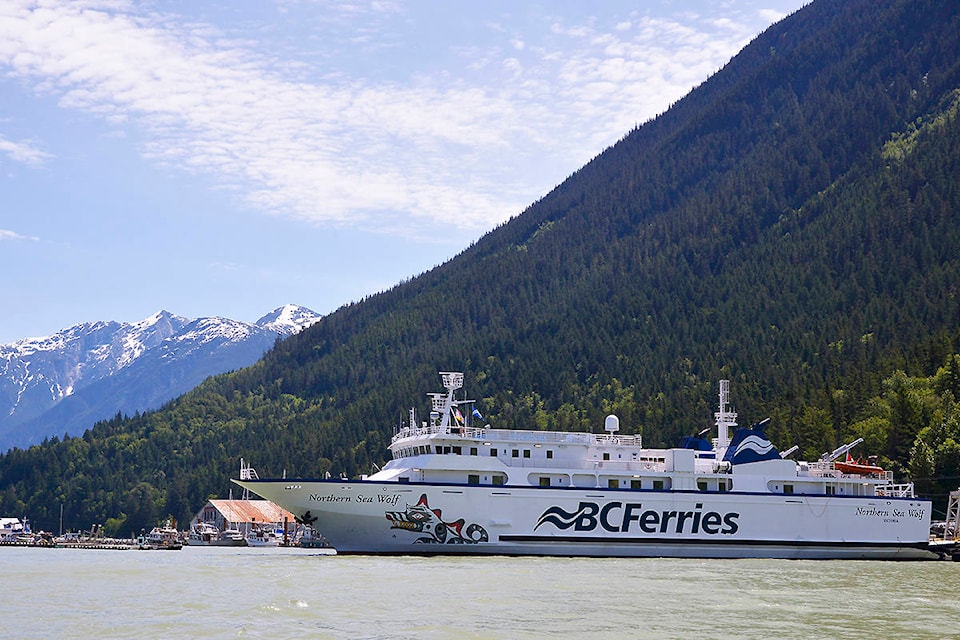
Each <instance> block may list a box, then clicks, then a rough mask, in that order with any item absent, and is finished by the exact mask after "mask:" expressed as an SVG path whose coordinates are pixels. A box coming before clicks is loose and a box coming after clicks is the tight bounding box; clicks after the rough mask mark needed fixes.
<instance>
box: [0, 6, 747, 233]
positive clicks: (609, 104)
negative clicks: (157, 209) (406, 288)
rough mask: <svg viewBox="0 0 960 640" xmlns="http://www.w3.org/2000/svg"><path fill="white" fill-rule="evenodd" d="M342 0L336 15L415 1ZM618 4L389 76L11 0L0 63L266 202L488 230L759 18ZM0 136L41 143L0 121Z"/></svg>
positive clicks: (234, 40) (23, 153)
mask: <svg viewBox="0 0 960 640" xmlns="http://www.w3.org/2000/svg"><path fill="white" fill-rule="evenodd" d="M293 4H295V3H293ZM380 5H382V6H380ZM344 7H346V8H344V9H343V10H342V11H341V12H340V13H339V14H338V16H337V18H338V19H340V20H349V19H350V16H351V12H352V13H355V14H357V15H359V16H368V14H369V12H370V11H375V12H379V14H380V15H381V16H382V17H384V21H386V19H387V18H391V17H394V16H398V15H402V14H403V12H404V5H402V4H400V3H393V2H390V3H377V4H369V3H365V4H364V3H355V4H353V5H344ZM348 8H349V9H350V10H349V11H348V10H347V9H348ZM623 18H624V17H623V16H621V17H620V18H619V19H617V20H613V21H611V22H610V23H609V24H608V25H606V26H601V23H600V21H598V20H595V19H590V20H584V21H583V22H582V23H578V24H564V23H561V22H556V23H554V25H553V29H552V30H551V29H549V27H548V26H547V25H548V24H549V22H548V18H547V17H544V19H543V20H544V27H543V33H544V34H546V36H545V37H542V38H537V37H534V34H524V33H501V34H499V37H500V40H499V41H498V43H497V44H493V45H489V44H484V45H483V46H480V45H477V46H473V47H470V48H464V49H461V50H460V51H461V53H463V54H464V57H462V58H460V59H459V60H457V61H455V62H451V65H456V64H459V65H461V66H459V67H458V66H451V67H449V68H446V69H444V70H443V71H444V73H442V74H439V75H438V76H436V79H433V78H434V77H435V75H434V74H428V73H419V72H418V70H417V69H411V70H410V71H409V75H408V77H406V78H402V79H381V78H372V77H370V76H364V75H362V74H351V73H349V72H348V71H347V70H344V69H332V70H331V69H324V70H319V69H314V70H309V69H307V70H305V69H304V68H303V67H302V66H298V65H295V64H283V63H281V62H279V61H278V59H277V56H275V55H274V54H273V53H272V52H271V51H270V50H269V48H266V49H265V48H264V47H263V46H261V45H262V44H263V43H260V42H256V41H254V40H250V39H248V40H244V39H240V38H239V37H236V35H235V34H229V33H223V32H221V31H220V30H219V29H217V28H214V27H212V26H211V25H207V24H198V23H196V22H191V21H188V20H186V19H183V18H180V17H178V16H175V15H168V14H158V13H148V12H146V11H145V10H142V9H140V8H138V7H137V6H136V5H133V4H128V3H126V2H123V1H122V0H116V1H111V0H102V1H98V0H85V1H84V2H75V1H72V0H69V1H68V0H62V1H61V0H47V1H46V2H43V3H36V2H34V1H32V0H8V1H7V2H5V3H3V5H2V7H0V67H3V68H6V70H7V73H8V74H10V75H12V76H14V77H17V78H18V79H20V80H21V81H28V82H30V83H31V84H32V85H33V86H34V87H35V90H36V91H37V92H39V93H41V94H44V95H53V96H55V97H56V98H57V99H58V100H59V104H60V106H61V107H62V108H64V109H70V110H79V111H83V112H86V113H90V114H95V115H97V116H99V117H102V118H103V119H104V120H105V121H106V122H109V123H113V124H114V125H115V126H117V127H133V128H135V129H136V131H137V132H138V138H139V139H142V140H145V143H144V146H143V153H144V154H145V155H146V156H147V157H148V158H149V159H151V160H152V161H154V162H156V163H158V164H159V165H162V166H169V167H173V168H176V169H177V170H185V171H189V172H192V173H196V174H198V175H202V176H204V177H206V178H207V179H208V180H210V181H212V182H213V183H214V184H216V185H217V186H219V187H223V188H226V189H230V190H232V191H233V192H235V193H236V194H237V196H238V197H240V198H242V199H243V201H244V202H246V203H247V204H248V205H249V206H252V207H256V208H258V209H262V210H264V211H266V212H269V213H273V214H278V215H284V216H289V217H294V218H299V219H304V220H309V221H315V222H319V223H327V224H340V225H363V226H367V227H371V228H377V229H381V230H388V231H389V230H393V231H403V232H405V233H408V232H412V230H413V229H415V228H417V227H420V228H436V227H437V226H438V225H439V226H440V227H443V226H449V227H456V228H461V229H478V230H479V229H485V228H489V227H490V226H492V225H494V224H496V223H498V222H500V221H503V220H504V219H506V218H507V217H509V216H511V215H514V214H516V213H518V212H519V211H520V209H521V208H522V207H523V206H524V205H525V204H527V203H528V202H530V201H531V200H532V199H533V198H535V197H538V196H540V195H542V194H543V193H545V192H546V191H547V190H549V188H551V187H552V186H553V185H554V184H555V183H556V182H558V181H559V180H560V179H562V178H563V177H564V176H565V175H567V174H568V173H569V172H570V171H572V170H574V169H575V168H577V167H578V166H579V165H581V164H582V163H583V162H585V161H586V160H588V159H589V158H590V157H592V156H593V155H595V154H596V153H597V152H598V151H600V150H601V149H602V148H603V147H604V146H606V145H609V144H611V143H612V142H614V141H615V140H617V139H618V138H619V137H621V136H622V135H623V134H624V133H625V132H626V131H627V130H629V129H630V128H631V127H633V126H634V125H636V124H638V123H639V122H642V121H644V120H646V119H648V118H649V117H651V116H652V115H655V114H656V113H658V112H660V111H662V110H663V109H665V108H666V106H667V105H668V104H669V103H670V102H672V101H674V100H676V99H678V98H680V97H681V96H682V95H683V94H684V93H685V92H686V91H687V90H688V89H689V88H690V87H691V86H692V85H693V84H695V83H696V82H698V81H700V80H702V79H703V78H704V77H706V76H707V75H708V74H709V73H711V72H713V71H715V70H716V69H717V68H718V67H719V66H720V65H722V64H723V63H724V62H726V60H727V59H728V58H729V57H730V56H731V55H732V54H733V53H735V52H736V50H737V49H738V48H739V47H741V46H742V45H743V44H744V43H745V42H746V41H747V39H749V37H750V36H751V35H752V33H751V32H750V30H749V29H747V28H746V27H743V26H742V25H738V24H737V23H734V22H730V21H725V22H722V23H717V22H714V23H711V22H710V21H709V20H708V19H706V18H704V19H702V20H701V21H700V22H696V21H693V22H689V21H687V22H680V21H673V20H666V19H654V18H649V17H644V16H642V15H633V16H630V17H629V20H625V19H623ZM357 19H361V18H357ZM363 19H367V18H363ZM373 24H374V25H375V26H376V27H379V28H384V27H380V26H379V23H377V22H376V21H374V22H373ZM490 24H494V22H493V21H491V23H490ZM487 28H490V27H489V26H488V27H487ZM491 31H492V29H491ZM358 33H360V31H358ZM368 35H370V34H368ZM251 37H252V36H251ZM372 40H376V38H375V37H374V38H372ZM467 52H469V54H467ZM480 61H483V62H482V64H481V62H480ZM493 63H496V64H493ZM481 68H482V70H483V71H484V72H485V73H489V74H490V75H485V76H483V78H482V79H480V75H479V73H478V72H479V70H480V69H481ZM468 76H470V77H468ZM0 151H3V152H4V153H6V154H7V155H9V156H10V157H12V158H14V159H17V160H19V161H22V162H27V163H34V164H35V163H38V162H42V161H43V159H44V157H45V154H42V152H39V151H38V150H37V149H35V148H34V147H31V146H29V145H26V144H24V143H14V142H9V141H7V140H5V139H4V138H0Z"/></svg>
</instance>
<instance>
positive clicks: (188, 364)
mask: <svg viewBox="0 0 960 640" xmlns="http://www.w3.org/2000/svg"><path fill="white" fill-rule="evenodd" d="M320 318H321V316H320V315H319V314H317V313H316V312H314V311H311V310H310V309H306V308H304V307H300V306H297V305H293V304H288V305H284V306H282V307H279V308H277V309H274V310H273V311H271V312H270V313H268V314H266V315H265V316H263V317H262V318H260V319H259V320H257V322H256V323H252V324H251V323H248V322H241V321H238V320H231V319H229V318H221V317H208V318H197V319H194V320H190V319H188V318H184V317H182V316H178V315H174V314H172V313H170V312H169V311H158V312H156V313H154V314H153V315H151V316H150V317H148V318H145V319H143V320H141V321H139V322H134V323H121V322H112V321H110V322H107V321H99V322H85V323H81V324H77V325H74V326H72V327H68V328H66V329H63V330H61V331H58V332H57V333H55V334H54V335H52V336H46V337H39V338H24V339H22V340H18V341H17V342H14V343H11V344H4V345H0V451H4V450H5V449H6V447H5V446H4V443H5V437H4V436H5V433H8V432H10V431H11V429H13V428H14V427H15V426H16V425H17V424H22V423H24V422H27V421H32V422H36V420H37V418H38V416H41V415H43V414H44V413H45V412H47V411H49V410H51V409H52V408H53V407H54V406H56V405H58V404H59V403H61V402H63V401H64V400H65V399H67V398H70V397H71V396H74V395H75V394H78V393H80V392H81V391H82V390H84V389H89V388H93V387H95V386H96V385H100V386H101V387H102V386H103V385H104V382H105V381H113V382H112V384H117V382H116V381H115V380H113V379H114V378H116V377H117V376H124V375H126V376H128V377H131V376H132V377H135V378H136V384H139V385H142V386H143V387H144V388H143V389H142V390H140V389H137V388H130V387H126V388H124V389H123V393H122V394H121V395H123V396H124V398H125V399H126V400H127V401H129V402H130V403H132V404H131V406H133V405H136V406H133V408H134V410H143V409H146V408H150V407H149V406H147V405H149V404H151V403H152V402H153V401H154V400H155V399H156V398H154V397H153V396H155V395H157V394H158V393H160V391H158V390H157V389H159V390H169V391H170V393H174V395H171V396H170V397H166V398H164V401H165V400H169V399H171V398H172V397H175V395H179V393H182V392H184V391H186V390H189V388H187V389H180V387H179V386H177V384H183V383H184V382H183V381H186V380H189V381H191V382H192V383H193V384H196V383H198V382H199V381H200V380H202V378H203V377H206V376H209V375H214V374H216V373H223V372H224V371H228V370H231V369H236V368H240V367H243V366H248V365H250V364H253V363H254V362H255V361H256V360H257V359H258V358H259V357H260V356H261V355H262V354H263V352H264V351H265V350H266V349H268V348H270V346H272V345H273V343H274V342H275V341H276V340H277V339H278V338H285V337H287V336H290V335H292V334H294V333H297V332H298V331H301V330H303V329H304V328H306V327H308V326H310V325H311V324H313V323H315V322H317V321H319V320H320ZM161 362H162V363H164V366H165V367H168V368H170V367H174V368H176V370H177V372H178V373H177V375H176V376H175V377H176V378H177V380H176V383H174V382H171V381H169V380H166V381H163V382H162V383H157V385H156V387H157V389H153V390H150V389H149V387H150V384H151V383H150V380H149V375H150V367H152V366H155V365H154V364H153V363H161ZM148 363H151V364H148ZM134 370H135V372H134ZM127 371H131V372H132V373H125V372H127ZM157 375H161V374H159V373H158V374H157ZM194 380H196V382H194ZM138 393H139V394H140V395H141V396H144V397H145V396H150V402H147V403H146V404H143V405H142V406H141V405H137V402H136V397H137V395H138ZM88 395H89V393H88ZM97 402H98V403H99V404H105V403H104V400H103V398H98V399H97ZM118 402H119V401H118ZM67 404H70V403H67ZM75 404H76V403H75ZM79 404H81V405H86V406H85V408H84V411H86V409H87V408H88V407H89V405H90V401H89V399H87V400H86V401H84V402H79ZM128 408H129V407H128V406H120V407H117V408H116V409H114V410H113V413H112V414H107V415H104V416H101V417H112V415H114V414H115V413H116V411H117V410H126V409H128ZM81 413H83V412H81ZM62 433H63V431H60V432H59V433H58V434H55V435H62Z"/></svg>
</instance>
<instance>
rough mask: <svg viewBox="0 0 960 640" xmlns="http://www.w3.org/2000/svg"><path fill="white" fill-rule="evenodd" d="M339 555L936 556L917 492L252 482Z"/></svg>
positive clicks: (250, 485)
mask: <svg viewBox="0 0 960 640" xmlns="http://www.w3.org/2000/svg"><path fill="white" fill-rule="evenodd" d="M239 484H241V485H242V486H243V487H245V488H248V489H250V490H251V491H253V492H255V493H257V494H259V495H261V496H263V497H264V498H266V499H268V500H271V501H273V502H275V503H277V504H279V505H280V506H281V507H283V508H285V509H287V510H288V511H290V512H291V513H293V514H295V515H296V516H297V517H298V518H300V519H302V520H304V521H306V522H307V523H308V524H313V525H314V526H316V527H317V528H318V529H319V530H320V531H322V532H323V534H324V536H325V537H326V538H327V539H328V540H329V541H330V543H331V544H332V545H333V547H334V548H336V550H337V552H338V553H347V554H349V553H355V554H422V555H435V554H498V555H545V556H609V557H678V558H690V557H694V558H797V559H799V558H809V559H833V558H837V559H840V558H845V559H885V560H890V559H897V560H900V559H902V560H917V559H933V558H936V555H935V554H934V553H932V552H931V551H929V550H928V548H927V543H928V538H929V521H930V510H931V505H930V502H929V501H926V500H921V499H918V498H892V497H883V496H870V497H852V496H851V497H845V496H822V495H809V496H808V495H777V494H760V493H756V494H750V493H734V492H729V493H701V492H696V491H682V492H681V491H630V490H610V489H581V488H568V489H560V488H540V487H524V486H499V487H490V486H464V485H442V484H429V483H409V484H406V483H403V484H401V483H396V482H376V481H369V480H368V481H343V480H288V479H284V480H256V481H241V482H239Z"/></svg>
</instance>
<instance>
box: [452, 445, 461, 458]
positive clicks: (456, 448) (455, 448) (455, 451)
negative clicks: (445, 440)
mask: <svg viewBox="0 0 960 640" xmlns="http://www.w3.org/2000/svg"><path fill="white" fill-rule="evenodd" d="M453 452H454V453H455V454H457V455H458V456H459V455H460V452H461V448H460V447H453Z"/></svg>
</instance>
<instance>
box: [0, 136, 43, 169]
mask: <svg viewBox="0 0 960 640" xmlns="http://www.w3.org/2000/svg"><path fill="white" fill-rule="evenodd" d="M0 153H2V154H4V155H6V156H7V157H8V158H10V159H11V160H13V161H14V162H19V163H22V164H26V165H29V166H39V165H41V164H43V163H44V162H45V161H46V160H48V159H49V158H51V157H52V156H51V155H50V154H49V153H45V152H44V151H41V150H40V149H38V148H37V147H36V146H34V145H33V144H31V143H29V142H23V141H21V142H14V141H13V140H8V139H7V138H5V137H4V136H3V135H0Z"/></svg>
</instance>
